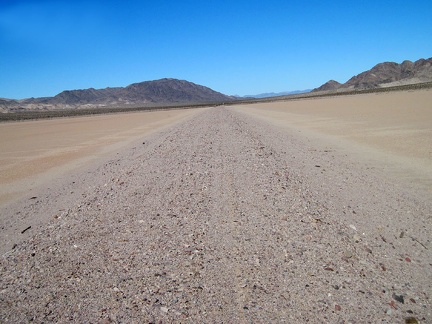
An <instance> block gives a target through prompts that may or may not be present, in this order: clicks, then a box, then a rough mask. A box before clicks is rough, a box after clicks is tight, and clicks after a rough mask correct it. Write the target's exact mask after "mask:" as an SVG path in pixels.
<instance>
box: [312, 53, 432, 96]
mask: <svg viewBox="0 0 432 324" xmlns="http://www.w3.org/2000/svg"><path fill="white" fill-rule="evenodd" d="M430 81H432V58H429V59H420V60H418V61H415V62H411V61H403V62H402V63H401V64H398V63H395V62H384V63H380V64H377V65H375V66H374V67H373V68H372V69H370V70H368V71H365V72H362V73H360V74H359V75H356V76H353V77H352V78H351V79H349V80H348V81H347V82H346V83H343V84H340V83H339V82H337V81H334V80H330V81H328V82H326V83H324V84H323V85H322V86H320V87H319V88H316V89H314V90H313V91H314V92H315V91H329V90H330V91H332V90H333V91H334V90H354V89H373V88H383V87H390V86H397V85H405V84H415V83H422V82H430Z"/></svg>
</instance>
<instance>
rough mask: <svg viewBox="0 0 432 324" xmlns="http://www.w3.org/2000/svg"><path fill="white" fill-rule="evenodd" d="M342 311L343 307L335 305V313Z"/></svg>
mask: <svg viewBox="0 0 432 324" xmlns="http://www.w3.org/2000/svg"><path fill="white" fill-rule="evenodd" d="M341 310H342V307H340V306H339V305H338V304H336V305H335V311H337V312H339V311H341Z"/></svg>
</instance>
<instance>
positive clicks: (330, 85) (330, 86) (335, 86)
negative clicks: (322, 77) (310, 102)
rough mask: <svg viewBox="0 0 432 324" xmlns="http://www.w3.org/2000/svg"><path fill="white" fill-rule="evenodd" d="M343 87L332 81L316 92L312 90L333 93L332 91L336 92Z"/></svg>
mask: <svg viewBox="0 0 432 324" xmlns="http://www.w3.org/2000/svg"><path fill="white" fill-rule="evenodd" d="M340 86H341V84H340V83H339V82H337V81H335V80H330V81H327V82H326V83H324V84H323V85H322V86H320V87H319V88H316V89H314V90H312V91H313V92H316V91H332V90H336V89H338V88H339V87H340Z"/></svg>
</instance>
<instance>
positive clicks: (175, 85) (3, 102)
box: [0, 79, 236, 111]
mask: <svg viewBox="0 0 432 324" xmlns="http://www.w3.org/2000/svg"><path fill="white" fill-rule="evenodd" d="M235 99H236V98H235V97H231V96H226V95H224V94H222V93H220V92H216V91H214V90H212V89H210V88H207V87H204V86H202V85H198V84H195V83H192V82H189V81H185V80H177V79H160V80H155V81H145V82H140V83H134V84H131V85H128V86H127V87H117V88H105V89H93V88H90V89H84V90H66V91H63V92H61V93H59V94H58V95H56V96H54V97H44V98H29V99H23V100H13V99H0V109H1V108H3V111H8V110H16V109H57V108H78V107H107V106H108V107H110V106H131V105H152V104H176V103H179V104H189V103H216V102H227V101H232V100H235Z"/></svg>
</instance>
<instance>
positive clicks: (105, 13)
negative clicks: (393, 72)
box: [0, 0, 432, 99]
mask: <svg viewBox="0 0 432 324" xmlns="http://www.w3.org/2000/svg"><path fill="white" fill-rule="evenodd" d="M431 17H432V1H431V0H424V1H415V0H414V1H399V0H392V1H390V0H389V1H387V0H383V1H381V0H371V1H370V0H363V1H338V0H336V1H288V0H283V1H278V0H267V1H253V0H248V1H243V0H238V1H232V0H231V1H221V0H219V1H212V0H211V1H204V0H195V1H193V0H181V1H180V0H177V1H163V0H160V1H146V0H143V1H126V0H124V1H109V0H105V1H102V0H101V1H98V0H83V1H81V0H74V1H72V0H71V1H61V0H58V1H43V0H41V1H24V0H22V1H20V0H15V1H8V0H1V1H0V97H3V98H16V99H20V98H27V97H41V96H53V95H56V94H57V93H59V92H61V91H62V90H66V89H69V90H70V89H84V88H89V87H94V88H105V87H108V86H110V87H115V86H126V85H128V84H131V83H134V82H141V81H147V80H155V79H160V78H165V77H172V78H178V79H184V80H188V81H192V82H195V83H198V84H202V85H205V86H208V87H210V88H212V89H214V90H216V91H220V92H223V93H225V94H238V95H245V94H257V93H262V92H280V91H289V90H298V89H308V88H314V87H317V86H320V85H321V84H322V83H324V82H326V81H328V80H329V79H335V80H337V81H339V82H346V81H347V80H348V79H349V78H350V77H351V76H353V75H355V74H358V73H360V72H362V71H364V70H367V69H370V68H371V67H372V66H374V65H375V64H377V63H380V62H384V61H394V62H398V63H400V62H402V61H403V60H405V59H408V60H412V61H414V60H417V59H419V58H429V57H431V56H432V18H431Z"/></svg>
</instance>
